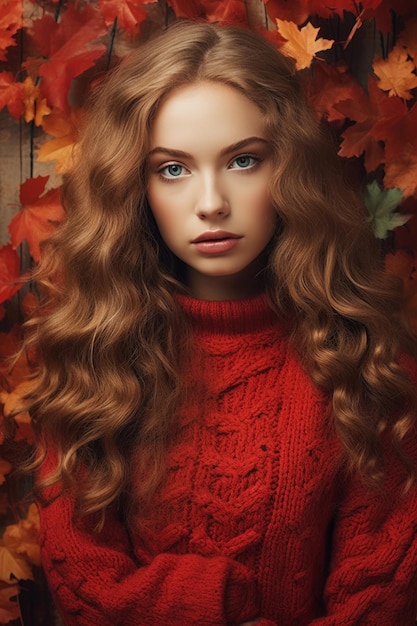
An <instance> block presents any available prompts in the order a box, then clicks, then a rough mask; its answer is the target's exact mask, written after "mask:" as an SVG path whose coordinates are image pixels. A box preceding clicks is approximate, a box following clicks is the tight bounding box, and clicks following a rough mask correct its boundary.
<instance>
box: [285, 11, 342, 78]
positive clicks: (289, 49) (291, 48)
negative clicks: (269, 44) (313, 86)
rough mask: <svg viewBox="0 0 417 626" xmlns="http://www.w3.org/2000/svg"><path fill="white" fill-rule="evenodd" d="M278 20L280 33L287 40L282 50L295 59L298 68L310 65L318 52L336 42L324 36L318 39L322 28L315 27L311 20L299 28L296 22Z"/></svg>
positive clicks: (327, 48)
mask: <svg viewBox="0 0 417 626" xmlns="http://www.w3.org/2000/svg"><path fill="white" fill-rule="evenodd" d="M276 22H277V28H278V31H279V33H280V34H281V35H282V37H284V39H286V40H287V41H286V42H285V43H284V45H283V46H282V47H281V50H282V52H283V53H284V54H286V55H287V56H290V57H292V58H293V59H295V61H296V67H297V70H302V69H305V68H307V67H310V65H311V62H312V61H313V58H314V57H315V56H316V53H317V52H321V51H322V50H329V48H331V47H332V45H333V44H334V39H323V38H322V37H319V38H318V39H317V35H318V32H319V30H320V29H319V28H314V26H313V25H312V24H311V23H310V22H308V23H307V24H306V25H305V26H303V28H298V26H297V24H294V22H287V21H285V20H279V19H277V20H276Z"/></svg>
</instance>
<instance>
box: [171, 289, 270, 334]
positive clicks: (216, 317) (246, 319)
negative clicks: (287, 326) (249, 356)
mask: <svg viewBox="0 0 417 626" xmlns="http://www.w3.org/2000/svg"><path fill="white" fill-rule="evenodd" d="M175 298H176V300H177V302H178V304H179V305H180V306H181V308H182V310H183V311H184V313H185V315H186V317H187V318H188V319H189V320H190V321H191V324H192V326H193V327H194V328H195V329H196V330H198V332H200V333H209V334H213V333H215V334H217V333H219V334H228V335H230V334H234V333H252V332H256V331H259V330H265V328H267V327H270V326H273V325H274V326H276V325H277V322H278V320H277V316H276V314H275V313H274V312H273V310H272V309H271V306H270V304H269V300H268V296H267V295H266V294H265V293H262V294H260V295H258V296H255V297H252V298H245V299H243V300H197V299H195V298H192V297H191V296H186V295H183V294H177V295H176V296H175Z"/></svg>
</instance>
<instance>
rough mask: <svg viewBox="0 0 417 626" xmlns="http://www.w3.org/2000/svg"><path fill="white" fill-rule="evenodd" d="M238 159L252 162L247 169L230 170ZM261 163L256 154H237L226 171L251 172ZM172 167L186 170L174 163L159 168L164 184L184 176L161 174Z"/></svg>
mask: <svg viewBox="0 0 417 626" xmlns="http://www.w3.org/2000/svg"><path fill="white" fill-rule="evenodd" d="M238 159H252V160H253V161H254V162H253V163H252V164H251V165H249V166H248V167H232V168H231V167H230V165H232V164H233V163H235V162H236V161H237V160H238ZM262 161H263V159H262V158H261V157H259V156H258V155H256V154H239V155H238V156H236V157H235V158H234V159H232V161H231V162H230V163H229V165H228V169H232V170H241V171H242V172H244V171H253V170H254V169H256V168H257V167H258V166H259V165H260V164H261V163H262ZM173 165H176V166H178V167H180V168H182V169H183V170H187V168H186V167H185V165H182V164H181V163H177V162H176V161H173V162H172V163H167V164H165V165H164V166H162V167H161V168H159V170H158V171H157V174H158V176H159V178H160V179H161V180H163V181H164V182H166V183H174V182H176V181H177V180H178V179H181V178H182V177H183V176H184V174H180V175H179V176H167V175H166V174H163V172H164V171H165V170H167V168H168V167H171V166H173Z"/></svg>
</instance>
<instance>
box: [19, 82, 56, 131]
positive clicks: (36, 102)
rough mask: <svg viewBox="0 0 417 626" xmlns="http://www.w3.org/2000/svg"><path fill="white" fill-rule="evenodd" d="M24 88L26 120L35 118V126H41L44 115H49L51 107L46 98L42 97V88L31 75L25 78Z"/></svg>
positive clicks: (29, 120)
mask: <svg viewBox="0 0 417 626" xmlns="http://www.w3.org/2000/svg"><path fill="white" fill-rule="evenodd" d="M23 89H24V105H25V113H24V119H25V122H31V121H32V120H34V122H35V126H40V125H41V124H42V121H43V118H44V116H45V115H49V114H50V112H51V109H50V108H49V107H48V105H47V104H46V98H41V97H40V89H39V87H37V86H36V85H35V84H34V82H33V80H32V78H31V77H30V76H28V77H27V78H26V79H25V80H24V82H23Z"/></svg>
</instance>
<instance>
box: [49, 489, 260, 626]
mask: <svg viewBox="0 0 417 626" xmlns="http://www.w3.org/2000/svg"><path fill="white" fill-rule="evenodd" d="M40 515H41V537H40V542H41V548H42V558H43V566H44V569H45V572H46V576H47V578H48V582H49V585H50V588H51V590H52V592H53V595H54V597H55V599H56V602H57V605H58V607H59V609H60V611H61V613H62V616H63V618H64V621H65V624H66V625H67V626H91V625H92V624H100V626H117V625H120V626H165V625H166V626H168V625H171V624H173V625H175V624H178V625H181V626H191V625H195V624H199V626H221V625H222V624H223V625H226V624H233V625H237V624H240V623H242V622H245V621H247V620H250V619H253V618H255V617H256V615H257V614H258V607H257V602H256V593H255V586H254V583H253V580H252V578H251V576H250V574H249V572H248V570H247V569H246V568H245V567H244V566H243V565H241V564H239V563H237V562H236V561H233V560H232V559H230V558H226V557H213V558H206V557H202V556H199V555H195V554H185V555H175V554H160V555H158V556H157V557H156V558H155V559H154V561H152V562H151V563H150V564H149V565H146V566H144V567H138V565H137V563H136V562H135V561H134V560H133V557H131V556H130V554H131V548H130V543H129V539H128V536H127V533H126V532H125V530H124V528H123V526H122V525H121V524H120V523H119V522H117V521H116V520H115V519H111V518H110V517H109V519H108V520H107V522H106V526H105V528H104V529H103V531H102V532H101V533H100V535H96V534H94V533H93V532H92V530H91V529H90V528H89V526H88V522H87V520H83V521H82V522H80V523H77V524H75V523H74V522H73V503H72V500H71V499H70V498H69V497H68V495H66V494H63V495H61V496H60V497H58V498H57V499H56V500H54V501H53V502H52V503H51V504H49V505H48V506H46V507H40Z"/></svg>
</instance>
